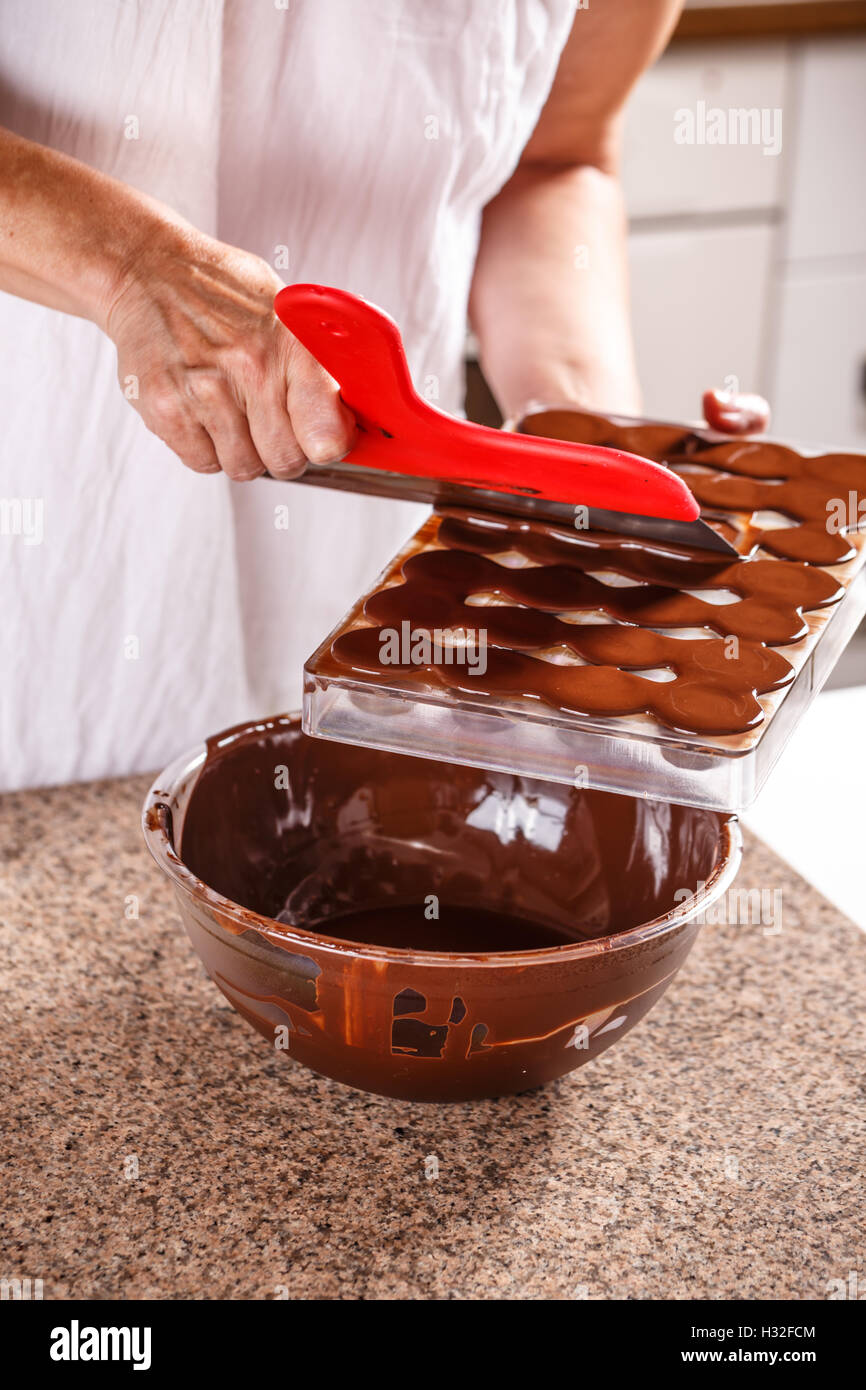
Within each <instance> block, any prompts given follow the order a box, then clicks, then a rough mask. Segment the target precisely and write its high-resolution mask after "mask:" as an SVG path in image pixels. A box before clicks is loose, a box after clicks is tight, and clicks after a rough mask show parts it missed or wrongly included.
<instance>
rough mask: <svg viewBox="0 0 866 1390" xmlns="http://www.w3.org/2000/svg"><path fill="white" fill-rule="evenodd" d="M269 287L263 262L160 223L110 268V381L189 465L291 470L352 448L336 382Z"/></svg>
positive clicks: (243, 476)
mask: <svg viewBox="0 0 866 1390" xmlns="http://www.w3.org/2000/svg"><path fill="white" fill-rule="evenodd" d="M280 288H281V281H280V280H279V277H278V276H277V275H276V274H275V273H274V271H273V270H272V269H271V267H270V266H269V265H268V264H267V262H265V261H263V260H260V259H259V258H258V257H257V256H253V255H250V254H249V253H248V252H246V251H240V250H238V249H237V248H236V247H233V246H227V245H225V244H224V243H223V242H219V241H215V240H213V239H212V238H210V237H207V236H204V235H203V234H201V233H200V232H197V231H196V230H195V229H194V228H192V227H188V226H187V225H186V224H179V225H178V224H175V223H171V222H169V223H166V224H165V225H164V226H160V225H159V224H158V225H157V228H156V234H155V235H153V234H151V235H149V236H148V238H147V240H146V243H145V244H144V245H142V247H141V249H140V251H139V252H138V253H137V254H135V255H134V256H133V257H132V258H131V262H130V264H129V265H128V267H127V268H126V269H125V270H124V272H123V274H122V275H121V276H119V277H118V282H117V286H116V289H115V291H114V293H113V294H112V295H111V296H110V299H109V303H108V307H107V311H106V313H105V319H104V323H103V325H102V326H103V327H104V329H105V331H106V333H108V335H109V336H110V337H111V338H112V339H113V340H114V342H115V344H116V346H117V363H118V375H119V378H120V384H121V387H122V388H123V390H124V392H125V394H126V395H127V397H128V398H129V399H130V402H131V404H132V405H133V406H134V407H135V409H136V410H137V411H138V412H139V414H140V415H141V417H142V419H143V420H144V423H145V424H146V425H147V427H148V429H150V430H152V431H153V433H154V434H157V435H159V437H160V439H162V440H164V441H165V443H166V444H168V446H169V448H171V449H173V450H174V452H175V453H176V454H177V455H178V456H179V458H180V459H182V461H183V462H184V463H185V464H186V466H187V467H188V468H192V469H193V470H194V471H195V472H197V473H216V472H218V471H219V470H220V469H222V470H223V472H225V473H227V474H228V475H229V477H230V478H234V479H235V480H236V481H238V482H242V481H245V480H247V479H249V478H257V477H259V476H260V475H261V474H262V473H264V472H266V471H267V472H268V473H270V474H272V475H273V476H274V477H276V478H295V477H297V476H298V474H300V473H302V472H303V470H304V466H305V464H306V461H307V460H310V461H312V462H313V463H327V462H329V461H331V460H333V459H337V458H340V457H342V455H343V454H345V453H347V452H348V450H349V449H350V448H351V445H352V441H353V438H354V432H355V422H354V419H353V417H352V415H351V412H350V411H349V410H348V409H347V408H346V407H345V406H344V405H343V403H342V401H341V400H340V398H339V388H338V386H337V384H336V383H335V382H334V380H333V379H332V378H331V377H330V376H329V375H328V373H327V372H326V371H325V370H324V369H323V368H322V367H320V366H319V364H318V363H317V362H316V360H315V359H314V358H313V357H311V356H310V354H309V353H308V352H307V350H306V348H304V347H303V346H302V345H301V344H300V343H299V342H298V341H297V339H296V338H294V337H292V335H291V333H289V332H288V330H287V329H285V328H284V327H283V326H282V324H281V323H280V322H279V321H278V319H277V318H276V316H275V314H274V311H273V300H274V295H275V294H276V292H277V291H278V290H279V289H280Z"/></svg>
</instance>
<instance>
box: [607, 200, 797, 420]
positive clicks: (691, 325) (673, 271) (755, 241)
mask: <svg viewBox="0 0 866 1390" xmlns="http://www.w3.org/2000/svg"><path fill="white" fill-rule="evenodd" d="M775 237H776V228H775V227H774V226H772V225H769V224H768V225H763V226H752V225H749V226H743V227H737V226H734V227H728V226H722V227H711V228H693V227H681V228H671V229H668V230H664V231H660V230H659V231H657V230H643V231H635V232H633V233H632V235H631V238H630V241H629V260H630V266H631V277H632V314H633V320H634V328H635V341H636V346H637V355H638V368H639V371H640V377H641V382H642V384H643V389H644V409H645V411H646V413H647V414H648V415H654V416H660V417H662V418H669V419H685V420H689V419H691V420H694V419H699V418H700V416H701V409H702V408H701V396H702V393H703V392H704V391H705V390H706V389H707V387H710V386H722V385H724V384H725V378H726V377H728V376H732V375H733V376H736V377H737V378H738V380H739V383H740V386H741V387H742V389H743V390H746V391H766V389H767V384H766V382H765V381H764V378H763V373H762V357H763V327H764V321H765V311H766V301H767V298H768V295H769V290H770V284H771V273H772V261H773V251H774V241H775Z"/></svg>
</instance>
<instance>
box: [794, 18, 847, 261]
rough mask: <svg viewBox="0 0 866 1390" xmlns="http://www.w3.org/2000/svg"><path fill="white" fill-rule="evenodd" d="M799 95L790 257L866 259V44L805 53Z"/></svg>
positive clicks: (810, 47)
mask: <svg viewBox="0 0 866 1390" xmlns="http://www.w3.org/2000/svg"><path fill="white" fill-rule="evenodd" d="M797 89H798V92H799V114H798V120H797V142H796V154H795V156H794V160H793V178H792V180H791V202H790V209H789V218H790V226H789V235H788V245H787V256H788V257H789V258H790V259H792V260H805V259H814V258H820V259H823V258H825V257H829V256H863V255H866V175H864V167H866V155H864V149H863V141H864V134H866V38H851V37H849V38H846V39H844V40H841V39H840V40H834V41H833V42H832V43H827V42H824V43H811V44H807V45H805V46H804V47H803V49H802V50H801V52H800V54H799V56H798V59H797Z"/></svg>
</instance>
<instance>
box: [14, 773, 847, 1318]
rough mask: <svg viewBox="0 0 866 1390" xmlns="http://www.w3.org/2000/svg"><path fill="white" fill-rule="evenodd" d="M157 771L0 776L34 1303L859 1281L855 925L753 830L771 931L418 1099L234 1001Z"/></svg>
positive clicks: (810, 1290) (27, 1266) (651, 1290)
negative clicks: (291, 1048) (447, 1096)
mask: <svg viewBox="0 0 866 1390" xmlns="http://www.w3.org/2000/svg"><path fill="white" fill-rule="evenodd" d="M146 785H147V779H144V778H134V779H128V780H124V781H118V782H103V783H97V784H92V785H88V786H81V787H66V788H58V789H55V790H52V791H34V792H26V793H16V794H13V795H8V796H6V797H5V798H3V799H2V800H0V848H2V871H0V919H2V921H3V933H2V951H3V965H4V977H5V985H4V998H3V1001H2V1009H3V1014H2V1037H3V1048H4V1052H5V1062H4V1065H3V1068H2V1079H0V1086H2V1092H3V1102H2V1104H3V1138H2V1148H3V1157H4V1171H5V1177H4V1188H5V1193H4V1196H5V1202H4V1206H5V1208H6V1210H5V1213H4V1220H3V1223H2V1226H3V1229H2V1237H0V1244H2V1254H0V1275H3V1276H6V1277H12V1276H18V1277H30V1278H31V1279H37V1278H41V1279H42V1280H43V1288H44V1297H45V1298H46V1299H49V1298H65V1297H72V1298H132V1299H137V1298H245V1299H259V1298H274V1297H280V1296H282V1297H286V1296H288V1297H292V1298H315V1297H326V1298H329V1297H345V1298H403V1297H410V1298H423V1299H428V1298H434V1299H439V1298H481V1299H487V1298H502V1297H505V1298H568V1299H571V1298H578V1299H580V1298H590V1299H594V1298H648V1297H649V1298H668V1299H676V1298H686V1297H699V1298H706V1299H727V1298H737V1297H745V1298H755V1299H775V1298H780V1297H785V1296H790V1297H795V1298H804V1299H823V1298H826V1297H827V1295H828V1288H829V1287H830V1281H831V1280H834V1279H838V1280H847V1279H848V1276H849V1273H850V1271H852V1270H855V1269H857V1270H859V1272H860V1278H861V1281H862V1280H863V1279H864V1270H863V1263H864V1246H863V1239H862V1229H861V1226H860V1221H861V1212H862V1196H861V1193H862V1188H861V1183H862V1177H863V1175H862V1168H861V1165H862V1152H863V1144H862V1138H863V1109H862V1095H863V1078H864V1075H866V1035H864V1030H863V1027H862V1011H861V1010H862V997H863V993H864V989H866V938H864V937H863V935H862V934H861V933H860V932H858V931H857V929H856V928H855V927H853V926H852V925H851V924H850V923H849V922H847V921H846V920H845V919H844V918H842V917H841V916H840V915H839V913H838V912H837V911H836V910H835V909H834V908H833V907H831V906H830V905H829V904H828V903H827V902H826V901H825V900H824V899H822V898H821V897H820V896H819V895H818V894H817V893H816V892H815V891H814V890H813V889H811V888H810V887H809V886H808V885H807V884H806V883H805V882H803V880H801V879H799V878H798V877H797V876H796V875H795V874H794V873H793V871H792V870H790V869H789V868H788V867H787V866H786V865H785V864H783V863H782V861H781V860H779V859H778V858H776V857H775V855H773V854H772V853H771V852H770V851H769V850H768V849H767V848H766V847H764V846H763V845H762V844H760V843H759V842H758V841H756V840H754V839H752V838H750V837H747V846H746V854H745V858H744V862H743V869H742V873H741V876H740V878H739V880H738V887H741V888H759V889H764V890H768V891H770V892H775V891H776V890H781V892H782V894H783V900H782V901H783V910H784V921H783V926H782V930H781V932H780V933H779V934H777V935H773V934H771V935H768V934H766V933H765V929H764V928H762V927H761V926H760V925H758V926H710V925H708V926H705V927H704V929H703V931H702V932H701V934H700V937H699V940H698V944H697V945H696V947H695V949H694V951H693V952H692V955H691V956H690V958H689V959H688V961H687V962H686V965H685V967H684V968H683V970H682V972H681V974H680V975H679V977H678V978H677V979H676V980H675V981H674V983H673V985H672V986H671V988H670V990H669V991H668V993H667V994H666V995H665V997H664V998H663V999H662V1000H661V1002H660V1003H659V1004H658V1005H657V1006H656V1008H655V1009H654V1011H653V1012H652V1013H651V1014H650V1016H649V1017H648V1018H647V1019H645V1020H644V1021H643V1022H642V1023H641V1024H639V1025H638V1026H637V1027H636V1028H635V1029H634V1031H633V1032H632V1033H630V1034H629V1035H628V1037H627V1038H625V1039H624V1040H623V1041H622V1042H621V1043H619V1044H618V1045H616V1046H615V1047H613V1048H612V1049H611V1050H610V1051H609V1052H607V1053H606V1054H605V1055H604V1056H603V1057H601V1058H599V1059H598V1060H597V1061H596V1062H594V1063H592V1064H591V1065H589V1066H587V1067H585V1068H583V1069H582V1070H581V1071H578V1072H576V1073H574V1074H573V1075H572V1076H571V1077H567V1078H565V1079H563V1080H561V1081H559V1082H557V1083H555V1084H553V1085H551V1086H549V1087H548V1088H546V1089H545V1090H543V1091H536V1092H533V1093H531V1094H527V1095H523V1096H517V1097H511V1098H508V1099H504V1100H499V1101H484V1102H479V1103H476V1104H461V1105H456V1106H439V1105H435V1106H421V1105H412V1104H408V1103H405V1102H402V1101H394V1100H386V1099H382V1098H380V1097H377V1096H368V1095H363V1094H360V1093H358V1092H354V1091H350V1090H348V1089H346V1088H345V1087H342V1086H339V1085H337V1084H336V1083H334V1082H330V1081H327V1080H323V1079H320V1078H318V1077H316V1076H314V1075H312V1074H311V1073H310V1072H307V1071H305V1070H303V1069H302V1068H301V1067H300V1066H298V1065H297V1064H295V1063H293V1062H291V1061H290V1060H288V1059H286V1058H285V1057H275V1056H274V1053H273V1050H272V1049H270V1048H269V1047H268V1046H267V1043H266V1042H265V1041H264V1040H263V1039H262V1038H260V1037H259V1036H258V1035H257V1034H255V1033H253V1031H252V1030H251V1029H250V1028H249V1027H248V1026H247V1025H246V1024H245V1023H244V1022H243V1021H242V1020H241V1019H240V1018H239V1017H238V1015H237V1014H235V1013H234V1011H233V1010H232V1009H231V1008H230V1007H229V1006H228V1005H227V1004H226V1003H225V1001H224V1000H223V999H222V996H221V995H219V994H218V993H217V991H216V989H215V987H214V986H213V985H212V984H211V983H210V981H209V980H208V979H207V978H206V976H205V975H204V972H203V969H202V967H201V965H200V964H199V962H198V959H197V958H196V957H195V955H194V954H193V952H192V949H191V948H190V947H189V945H188V943H187V941H186V938H185V936H184V934H183V931H182V928H181V927H180V924H179V920H178V916H177V913H176V910H175V907H174V902H173V899H172V897H171V892H170V889H169V887H168V885H167V883H166V882H165V881H164V880H163V879H162V878H161V876H160V875H159V872H158V870H157V869H156V867H155V866H154V865H153V864H152V863H151V861H150V859H149V858H148V856H147V854H146V852H145V849H144V846H143V843H142V839H141V835H140V832H139V828H138V813H139V806H140V803H141V801H142V798H143V796H144V792H145V788H146ZM812 813H813V814H815V815H818V814H822V812H821V811H820V809H818V808H813V811H812ZM136 902H137V904H138V910H139V914H140V915H139V917H138V918H137V919H136V918H135V917H129V916H127V915H126V914H127V913H128V912H130V911H134V910H135V907H136ZM430 1155H435V1156H436V1158H437V1159H438V1164H439V1176H438V1177H436V1178H433V1179H432V1180H428V1179H427V1178H426V1177H425V1164H426V1161H427V1159H428V1157H429V1156H430ZM426 1166H427V1167H428V1168H432V1167H433V1166H434V1165H432V1164H426ZM858 1170H860V1171H858Z"/></svg>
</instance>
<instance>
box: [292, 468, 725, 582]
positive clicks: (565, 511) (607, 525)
mask: <svg viewBox="0 0 866 1390" xmlns="http://www.w3.org/2000/svg"><path fill="white" fill-rule="evenodd" d="M295 481H296V482H299V483H305V484H307V485H308V486H310V487H326V488H332V489H334V490H335V491H338V492H360V493H363V494H365V495H367V496H371V497H394V498H399V499H401V500H402V501H408V502H422V503H427V504H428V505H430V506H433V507H461V508H470V509H472V508H474V509H476V510H479V511H484V512H494V513H499V514H501V515H505V516H515V517H523V518H525V519H526V520H527V521H542V522H547V523H548V524H549V525H551V526H561V527H563V528H564V529H565V530H568V531H574V530H575V529H580V530H585V529H591V530H593V531H611V532H613V533H614V534H615V535H618V536H632V537H634V539H635V540H639V541H646V542H648V543H652V544H656V545H675V546H692V547H694V548H696V549H698V550H709V551H712V552H714V553H715V554H717V555H721V556H724V557H725V558H726V559H727V560H730V561H732V560H739V559H740V554H739V551H737V550H735V549H734V547H733V546H732V545H731V543H730V542H729V541H726V540H725V538H724V536H722V535H720V534H719V532H718V531H714V530H713V528H712V526H708V525H707V523H706V522H705V521H701V520H697V521H672V520H668V519H667V518H666V517H657V516H636V515H635V514H634V513H632V512H614V511H606V510H604V509H603V508H600V507H588V508H586V509H585V510H584V509H582V511H581V517H580V521H581V525H580V527H579V528H576V526H575V517H576V510H575V507H574V505H573V504H572V503H571V502H553V501H551V500H550V499H549V498H546V497H532V496H528V495H520V494H515V493H511V492H497V491H495V490H494V489H492V488H475V487H465V486H463V485H462V484H458V483H451V482H447V481H445V480H443V479H441V478H416V477H410V476H409V475H407V474H405V473H387V472H385V471H384V470H382V469H378V468H375V469H374V468H361V467H359V466H358V465H357V464H345V463H328V464H310V465H309V467H308V468H307V470H306V472H304V473H303V474H302V475H301V477H300V478H297V479H295Z"/></svg>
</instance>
